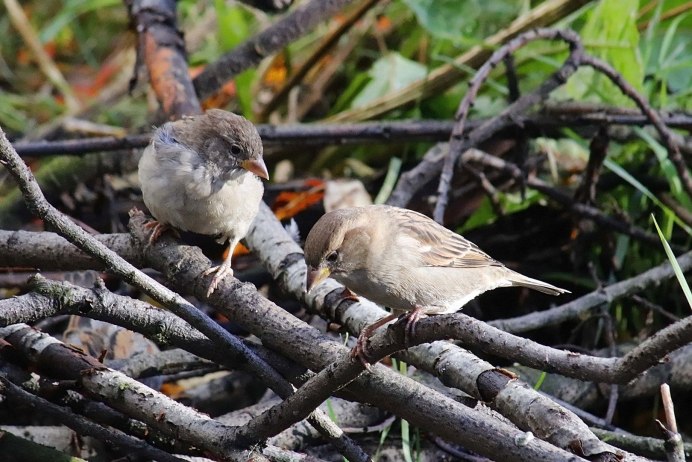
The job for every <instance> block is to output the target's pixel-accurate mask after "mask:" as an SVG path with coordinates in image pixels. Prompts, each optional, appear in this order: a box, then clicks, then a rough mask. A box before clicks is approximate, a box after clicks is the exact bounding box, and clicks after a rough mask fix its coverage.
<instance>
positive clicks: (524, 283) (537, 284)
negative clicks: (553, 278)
mask: <svg viewBox="0 0 692 462" xmlns="http://www.w3.org/2000/svg"><path fill="white" fill-rule="evenodd" d="M512 276H513V277H512V278H511V281H512V285H513V286H519V287H528V288H529V289H533V290H537V291H539V292H543V293H544V294H548V295H560V294H568V293H570V291H569V290H566V289H561V288H560V287H556V286H554V285H552V284H548V283H547V282H543V281H539V280H538V279H533V278H530V277H528V276H524V275H523V274H519V273H515V274H513V275H512Z"/></svg>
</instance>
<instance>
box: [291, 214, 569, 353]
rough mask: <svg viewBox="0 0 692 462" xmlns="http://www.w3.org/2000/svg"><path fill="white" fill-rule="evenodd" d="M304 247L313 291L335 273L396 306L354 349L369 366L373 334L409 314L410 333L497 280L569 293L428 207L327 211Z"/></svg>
mask: <svg viewBox="0 0 692 462" xmlns="http://www.w3.org/2000/svg"><path fill="white" fill-rule="evenodd" d="M304 251H305V261H306V263H307V265H308V273H307V281H306V286H307V287H306V289H307V291H308V292H309V291H310V290H311V289H312V288H313V287H315V286H316V285H317V284H319V283H320V282H321V281H322V280H324V279H325V278H327V277H330V276H331V277H332V278H334V279H336V280H337V281H338V282H340V283H341V284H343V285H344V286H346V288H347V289H348V290H350V291H353V292H355V293H356V294H357V295H361V296H363V297H365V298H367V299H369V300H371V301H373V302H375V303H377V304H379V305H383V306H387V307H389V308H390V309H391V310H392V314H390V315H389V316H385V317H384V318H382V319H380V320H378V321H376V322H375V323H373V324H371V325H369V326H367V327H366V328H365V329H363V331H362V332H361V334H360V336H359V337H358V341H357V343H356V347H355V348H354V350H353V351H352V355H353V356H355V357H358V358H359V359H360V360H361V361H362V362H363V364H364V365H366V366H367V365H368V360H367V353H366V350H365V347H366V343H367V340H368V338H369V337H371V336H372V334H373V333H374V332H375V330H376V329H377V328H379V327H380V326H383V325H384V324H386V323H387V322H389V321H391V320H393V319H395V318H396V317H397V316H399V315H401V314H402V313H403V316H402V317H401V318H400V320H401V321H405V322H406V330H405V332H406V334H407V337H408V336H409V335H413V334H414V333H415V330H414V329H415V324H416V322H417V321H418V319H419V318H420V317H421V316H424V315H435V314H444V313H453V312H456V311H458V310H459V309H460V308H462V307H463V306H464V305H465V304H466V303H468V302H469V301H470V300H472V299H473V298H475V297H477V296H478V295H480V294H482V293H483V292H486V291H488V290H492V289H495V288H497V287H512V286H519V287H528V288H529V289H534V290H538V291H540V292H543V293H546V294H550V295H560V294H563V293H566V292H569V291H567V290H565V289H561V288H559V287H555V286H553V285H551V284H548V283H545V282H542V281H539V280H537V279H533V278H530V277H527V276H524V275H522V274H519V273H517V272H516V271H512V270H511V269H509V268H507V267H506V266H504V265H503V264H502V263H500V262H499V261H497V260H495V259H493V258H492V257H490V256H489V255H488V254H486V253H485V252H483V251H482V250H481V249H479V248H478V246H476V245H475V244H474V243H472V242H470V241H468V240H467V239H465V238H464V237H462V236H461V235H459V234H457V233H454V232H453V231H450V230H449V229H447V228H445V227H444V226H442V225H440V224H438V223H437V222H435V221H433V220H432V219H430V218H428V217H427V216H425V215H423V214H421V213H418V212H414V211H412V210H408V209H403V208H398V207H391V206H388V205H371V206H366V207H354V208H345V209H338V210H334V211H331V212H329V213H326V214H324V215H323V216H322V217H321V218H320V219H319V220H318V221H317V223H316V224H315V226H314V227H313V228H312V229H311V230H310V233H309V234H308V237H307V239H306V240H305V249H304Z"/></svg>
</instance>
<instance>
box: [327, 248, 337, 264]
mask: <svg viewBox="0 0 692 462" xmlns="http://www.w3.org/2000/svg"><path fill="white" fill-rule="evenodd" d="M338 258H339V254H337V253H336V251H334V252H331V253H330V254H329V255H327V256H326V257H325V259H326V260H327V261H328V262H329V263H334V262H335V261H336V260H337V259H338Z"/></svg>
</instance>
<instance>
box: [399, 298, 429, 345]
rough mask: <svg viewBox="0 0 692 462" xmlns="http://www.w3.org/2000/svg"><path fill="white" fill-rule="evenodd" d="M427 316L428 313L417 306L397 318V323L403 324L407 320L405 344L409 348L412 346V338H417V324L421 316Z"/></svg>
mask: <svg viewBox="0 0 692 462" xmlns="http://www.w3.org/2000/svg"><path fill="white" fill-rule="evenodd" d="M426 316H427V315H426V314H425V313H424V312H423V310H422V309H421V308H419V307H416V308H414V309H413V310H411V311H409V312H407V313H404V314H402V315H401V316H399V319H397V321H396V324H403V323H404V322H406V326H405V327H404V346H405V347H406V348H407V349H408V347H409V346H411V339H413V338H415V336H416V324H418V321H420V319H421V318H424V317H426Z"/></svg>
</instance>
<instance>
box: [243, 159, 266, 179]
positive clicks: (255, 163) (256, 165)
mask: <svg viewBox="0 0 692 462" xmlns="http://www.w3.org/2000/svg"><path fill="white" fill-rule="evenodd" d="M240 166H241V167H243V168H244V169H245V170H247V171H248V172H252V173H254V174H255V175H257V176H258V177H260V178H264V179H265V180H268V179H269V172H268V171H267V166H266V165H265V164H264V160H263V159H261V158H260V159H248V160H244V161H242V162H241V163H240Z"/></svg>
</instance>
